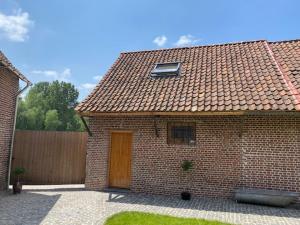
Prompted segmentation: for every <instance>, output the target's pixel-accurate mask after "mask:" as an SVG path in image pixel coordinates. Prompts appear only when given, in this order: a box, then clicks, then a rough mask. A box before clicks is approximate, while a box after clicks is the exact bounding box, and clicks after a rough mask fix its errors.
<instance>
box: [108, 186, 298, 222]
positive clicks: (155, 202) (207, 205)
mask: <svg viewBox="0 0 300 225" xmlns="http://www.w3.org/2000/svg"><path fill="white" fill-rule="evenodd" d="M107 201H108V202H114V203H125V204H140V205H149V206H162V207H170V208H182V209H192V210H201V211H216V212H230V213H241V214H253V215H261V216H278V217H292V218H300V210H299V209H291V208H287V209H282V208H276V207H268V206H260V205H250V204H242V203H236V202H234V201H232V200H230V199H214V198H193V199H192V200H191V201H183V200H181V199H179V198H176V197H172V196H162V195H146V194H137V193H115V192H114V193H109V198H108V200H107Z"/></svg>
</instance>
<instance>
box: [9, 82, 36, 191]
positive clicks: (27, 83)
mask: <svg viewBox="0 0 300 225" xmlns="http://www.w3.org/2000/svg"><path fill="white" fill-rule="evenodd" d="M31 85H32V84H31V83H30V82H26V86H25V87H24V88H22V89H21V90H19V91H18V92H17V96H16V106H15V116H14V123H13V133H12V140H11V145H10V152H9V162H8V173H7V189H9V183H10V173H11V163H12V155H13V148H14V141H15V131H16V122H17V111H18V102H19V96H20V95H21V94H22V93H23V92H24V91H25V90H26V89H27V88H29V87H30V86H31Z"/></svg>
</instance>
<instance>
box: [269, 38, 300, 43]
mask: <svg viewBox="0 0 300 225" xmlns="http://www.w3.org/2000/svg"><path fill="white" fill-rule="evenodd" d="M295 41H300V38H297V39H290V40H283V41H268V43H269V44H275V43H285V42H295Z"/></svg>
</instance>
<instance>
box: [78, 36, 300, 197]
mask: <svg viewBox="0 0 300 225" xmlns="http://www.w3.org/2000/svg"><path fill="white" fill-rule="evenodd" d="M76 110H77V111H78V113H79V114H80V115H81V116H85V117H88V118H89V125H88V126H89V129H90V131H91V134H92V136H90V137H89V141H88V150H87V166H86V167H87V168H86V171H87V172H86V181H85V185H86V188H88V189H92V190H102V189H104V188H107V187H117V188H127V189H130V190H131V191H133V192H145V193H154V194H174V195H178V194H179V193H180V192H181V191H183V190H185V189H186V188H188V189H189V190H190V192H191V193H192V194H193V195H195V196H209V197H225V198H227V197H230V196H231V195H232V191H233V190H234V189H235V188H238V187H253V188H266V189H276V190H287V191H295V192H300V40H291V41H279V42H268V41H265V40H262V41H249V42H240V43H230V44H219V45H210V46H195V47H184V48H173V49H161V50H150V51H137V52H126V53H121V54H120V56H119V57H118V59H117V60H116V62H115V63H114V64H113V66H112V67H111V68H110V70H109V71H108V72H107V74H106V75H105V76H104V78H103V79H102V80H101V82H100V83H99V84H98V85H97V86H96V87H95V89H94V90H93V91H92V93H91V94H90V95H89V96H88V97H87V98H86V99H85V100H84V101H83V102H81V103H80V104H79V105H78V106H77V108H76ZM183 160H191V161H192V162H193V164H194V167H193V169H192V171H191V173H190V175H189V176H190V178H189V179H188V180H189V181H187V180H186V179H185V178H184V174H183V172H182V169H181V163H182V161H183Z"/></svg>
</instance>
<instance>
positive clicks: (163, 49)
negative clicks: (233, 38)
mask: <svg viewBox="0 0 300 225" xmlns="http://www.w3.org/2000/svg"><path fill="white" fill-rule="evenodd" d="M264 41H267V40H265V39H259V40H249V41H240V42H227V43H217V44H207V45H193V46H186V47H171V48H161V49H149V50H136V51H124V52H121V53H120V54H130V53H140V52H157V51H167V50H175V49H192V48H201V47H213V46H224V45H237V44H246V43H256V42H264Z"/></svg>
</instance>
